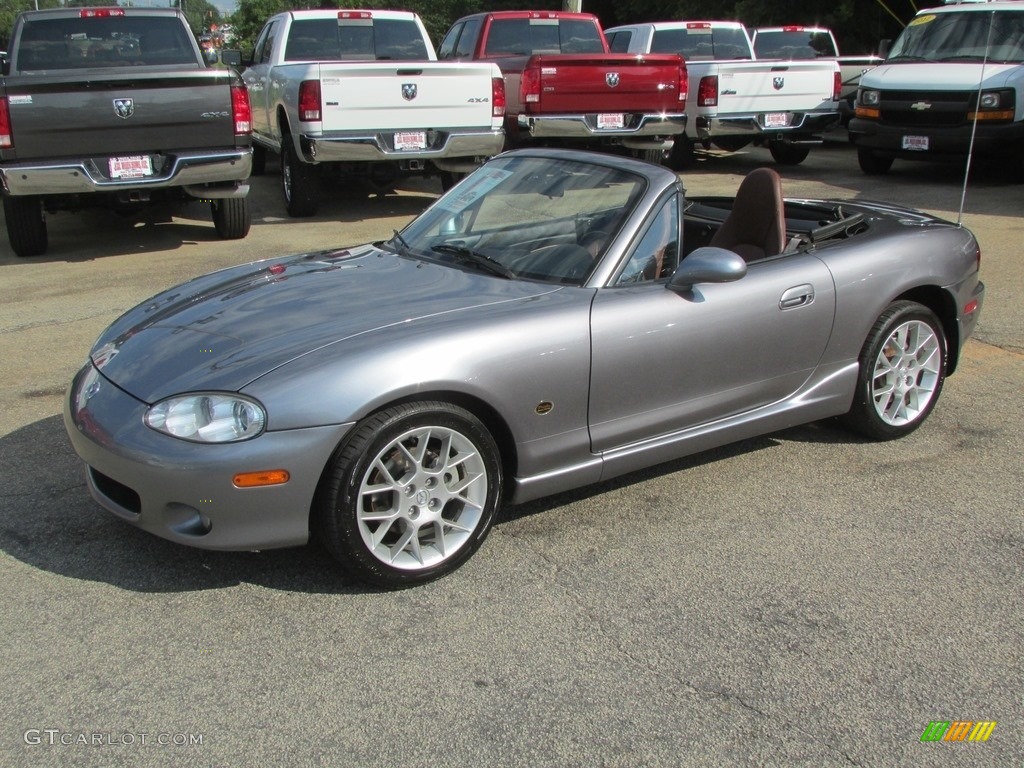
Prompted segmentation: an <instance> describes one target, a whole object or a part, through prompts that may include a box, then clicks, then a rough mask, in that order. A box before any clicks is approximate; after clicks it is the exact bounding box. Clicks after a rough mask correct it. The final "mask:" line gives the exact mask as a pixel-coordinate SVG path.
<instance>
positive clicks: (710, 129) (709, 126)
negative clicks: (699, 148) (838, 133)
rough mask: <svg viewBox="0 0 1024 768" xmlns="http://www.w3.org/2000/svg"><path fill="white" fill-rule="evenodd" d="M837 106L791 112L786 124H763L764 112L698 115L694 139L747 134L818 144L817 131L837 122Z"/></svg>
mask: <svg viewBox="0 0 1024 768" xmlns="http://www.w3.org/2000/svg"><path fill="white" fill-rule="evenodd" d="M840 119H841V117H840V114H839V106H838V105H837V106H836V111H835V112H793V113H792V114H790V115H789V121H788V122H789V124H788V125H786V126H777V127H773V128H767V127H765V115H764V114H748V115H729V116H728V117H697V119H696V120H695V121H694V125H693V127H694V130H695V132H696V137H697V141H712V140H714V139H715V138H716V137H721V136H747V137H749V138H751V139H759V140H761V141H776V140H777V141H788V142H790V143H794V144H799V143H808V144H820V143H821V136H820V134H822V133H824V132H825V131H828V130H831V129H832V128H835V127H836V126H837V125H839V121H840Z"/></svg>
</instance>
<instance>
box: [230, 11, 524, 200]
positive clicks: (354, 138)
mask: <svg viewBox="0 0 1024 768" xmlns="http://www.w3.org/2000/svg"><path fill="white" fill-rule="evenodd" d="M246 65H247V67H246V69H245V71H244V72H243V73H242V79H243V80H244V81H245V84H246V86H247V87H248V89H249V96H250V100H251V102H252V113H253V119H252V123H253V125H252V138H253V145H254V151H255V157H254V160H253V169H254V173H260V172H262V170H263V165H264V163H265V159H266V153H267V152H273V153H275V154H280V155H281V179H282V191H283V193H284V200H285V206H286V208H287V210H288V213H289V215H291V216H312V215H314V214H315V213H316V211H317V207H318V204H319V201H320V195H321V189H322V188H323V187H325V186H326V183H325V182H326V179H327V178H329V177H331V176H333V177H334V179H335V180H336V181H337V183H338V184H339V185H344V184H346V183H351V182H352V181H353V180H355V181H357V182H363V183H367V184H369V186H370V188H371V189H372V190H374V191H377V192H383V191H386V190H389V189H391V188H392V187H393V186H394V184H395V183H396V182H397V181H398V180H399V178H401V177H402V176H405V175H433V174H440V175H441V180H442V184H443V185H445V186H448V185H450V184H451V183H452V182H453V181H454V178H455V176H456V175H457V174H461V173H466V172H469V171H471V170H473V169H475V168H476V167H477V166H478V165H479V164H480V163H481V162H483V161H484V160H485V159H487V158H488V157H490V156H491V155H495V154H497V153H498V152H500V151H501V149H502V145H503V144H504V141H505V136H504V128H503V122H504V117H505V83H504V80H503V79H502V75H501V71H500V70H499V68H498V66H497V65H496V64H494V63H491V62H439V61H437V55H436V54H435V52H434V46H433V45H432V44H431V42H430V38H429V37H428V36H427V32H426V30H425V29H424V27H423V23H422V21H421V20H420V18H419V17H418V16H416V15H415V14H413V13H409V12H404V11H377V10H374V11H359V10H337V9H334V10H309V11H301V10H297V11H286V12H284V13H279V14H277V15H276V16H273V17H271V18H270V19H269V20H268V21H267V23H266V24H265V25H264V27H263V30H262V31H261V32H260V35H259V37H258V38H257V40H256V47H255V49H254V51H253V55H252V59H251V60H249V61H247V62H246Z"/></svg>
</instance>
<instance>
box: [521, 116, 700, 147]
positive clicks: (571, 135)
mask: <svg viewBox="0 0 1024 768" xmlns="http://www.w3.org/2000/svg"><path fill="white" fill-rule="evenodd" d="M622 117H623V127H622V128H599V127H598V115H597V113H589V114H584V115H519V116H518V117H517V123H518V127H519V130H520V132H526V133H528V134H529V135H530V136H533V137H534V138H538V139H622V140H630V139H637V138H648V139H653V138H654V137H664V138H663V140H662V141H661V142H659V143H660V144H661V146H662V148H663V149H671V148H672V145H673V141H672V139H671V137H672V136H677V135H679V134H681V133H684V132H685V131H686V115H685V114H683V113H678V114H676V113H665V114H660V113H659V114H653V115H644V114H639V113H633V114H630V113H625V114H623V116H622ZM647 143H649V142H647ZM652 148H653V146H652Z"/></svg>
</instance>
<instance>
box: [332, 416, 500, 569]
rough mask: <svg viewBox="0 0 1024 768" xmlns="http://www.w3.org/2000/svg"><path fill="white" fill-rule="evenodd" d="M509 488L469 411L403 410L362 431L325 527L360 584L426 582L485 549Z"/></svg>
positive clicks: (348, 449)
mask: <svg viewBox="0 0 1024 768" xmlns="http://www.w3.org/2000/svg"><path fill="white" fill-rule="evenodd" d="M501 484H502V483H501V466H500V462H499V458H498V449H497V446H496V445H495V443H494V440H493V438H492V437H491V435H490V433H489V432H488V431H487V429H486V428H485V427H484V425H483V424H481V423H480V421H479V420H477V419H476V418H475V417H474V416H473V415H472V414H470V413H469V412H468V411H465V410H463V409H461V408H458V407H456V406H453V405H450V404H448V403H414V404H407V405H401V406H396V407H394V408H389V409H386V410H384V411H381V412H380V413H378V414H374V415H373V416H371V417H369V418H367V419H366V420H364V421H363V422H362V423H361V424H360V425H357V427H356V428H355V430H354V432H353V435H352V438H351V439H350V440H349V441H348V442H347V443H346V444H345V445H344V446H343V448H342V449H341V451H340V453H339V454H338V455H337V456H336V459H335V462H334V465H333V472H332V473H331V475H330V476H329V478H328V479H327V485H326V487H325V489H323V490H324V492H323V493H322V494H321V498H322V503H321V505H320V510H319V511H320V531H321V533H322V534H323V537H324V541H325V543H326V545H327V548H328V549H329V550H330V551H331V553H332V554H333V555H334V556H335V557H336V558H337V559H338V561H339V562H340V563H341V565H342V566H343V567H344V568H345V569H346V570H348V571H349V572H350V573H351V574H352V575H353V576H355V577H356V578H358V579H360V580H362V581H368V582H371V583H373V584H377V585H379V586H384V587H391V588H394V587H403V586H411V585H414V584H420V583H424V582H427V581H431V580H433V579H436V578H438V577H440V576H443V575H445V574H446V573H449V572H450V571H453V570H455V569H456V568H458V567H459V566H460V565H462V563H464V562H465V561H466V560H467V559H468V558H469V557H470V556H471V555H472V554H473V552H475V551H476V549H477V548H478V547H479V546H480V544H481V543H482V542H483V540H484V538H485V537H486V536H487V533H488V532H489V530H490V527H491V524H492V523H493V520H494V513H495V511H496V509H497V506H498V502H499V499H500V496H501Z"/></svg>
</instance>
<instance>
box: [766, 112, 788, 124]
mask: <svg viewBox="0 0 1024 768" xmlns="http://www.w3.org/2000/svg"><path fill="white" fill-rule="evenodd" d="M788 126H789V113H788V112H768V113H767V114H766V115H765V116H764V127H765V128H786V127H788Z"/></svg>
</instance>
